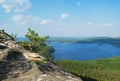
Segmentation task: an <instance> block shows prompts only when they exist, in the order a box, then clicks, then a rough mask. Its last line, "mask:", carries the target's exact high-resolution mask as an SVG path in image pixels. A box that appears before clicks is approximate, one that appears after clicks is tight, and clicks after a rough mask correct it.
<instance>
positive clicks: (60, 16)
mask: <svg viewBox="0 0 120 81" xmlns="http://www.w3.org/2000/svg"><path fill="white" fill-rule="evenodd" d="M28 27H30V28H31V29H33V30H35V31H36V32H38V33H39V34H40V36H46V35H49V36H51V37H120V0H0V29H4V30H5V31H6V32H8V33H9V34H17V36H18V37H23V36H25V34H26V32H27V29H28Z"/></svg>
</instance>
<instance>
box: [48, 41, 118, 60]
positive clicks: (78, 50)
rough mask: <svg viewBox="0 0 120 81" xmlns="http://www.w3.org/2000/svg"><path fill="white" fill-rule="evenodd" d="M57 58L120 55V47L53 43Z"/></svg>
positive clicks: (76, 58)
mask: <svg viewBox="0 0 120 81" xmlns="http://www.w3.org/2000/svg"><path fill="white" fill-rule="evenodd" d="M49 45H51V46H53V47H54V48H55V52H54V53H53V56H54V59H55V60H95V59H100V58H111V57H114V56H120V47H115V46H112V45H109V44H95V43H90V44H88V43H87V44H85V43H84V44H82V43H52V44H49Z"/></svg>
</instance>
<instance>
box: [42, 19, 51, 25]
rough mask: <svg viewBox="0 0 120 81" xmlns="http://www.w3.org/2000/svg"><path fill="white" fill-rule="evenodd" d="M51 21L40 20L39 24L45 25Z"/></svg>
mask: <svg viewBox="0 0 120 81" xmlns="http://www.w3.org/2000/svg"><path fill="white" fill-rule="evenodd" d="M50 23H51V21H50V20H45V19H44V20H41V24H42V25H46V24H50Z"/></svg>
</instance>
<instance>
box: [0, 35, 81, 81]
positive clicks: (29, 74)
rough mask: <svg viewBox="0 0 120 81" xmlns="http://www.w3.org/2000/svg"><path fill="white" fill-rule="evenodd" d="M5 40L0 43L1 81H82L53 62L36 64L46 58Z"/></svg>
mask: <svg viewBox="0 0 120 81" xmlns="http://www.w3.org/2000/svg"><path fill="white" fill-rule="evenodd" d="M2 35H3V34H2ZM7 36H9V35H7ZM5 38H7V39H5ZM5 38H4V41H2V43H0V81H82V80H81V79H80V78H79V77H76V76H74V75H73V74H71V73H69V72H68V71H66V70H64V69H63V68H61V67H60V66H57V65H55V64H53V63H51V62H46V63H44V64H42V63H39V64H37V63H35V61H42V60H43V59H45V58H44V57H42V56H40V55H39V54H38V53H33V52H30V51H28V50H25V49H24V48H22V47H21V46H20V45H19V44H17V43H16V42H15V41H13V40H12V39H11V40H8V38H11V37H5Z"/></svg>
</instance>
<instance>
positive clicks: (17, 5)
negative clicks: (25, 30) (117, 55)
mask: <svg viewBox="0 0 120 81" xmlns="http://www.w3.org/2000/svg"><path fill="white" fill-rule="evenodd" d="M0 4H1V5H2V7H3V8H4V9H5V12H11V11H13V12H16V13H18V12H19V13H21V12H24V11H26V10H28V9H29V8H30V7H31V2H30V0H0Z"/></svg>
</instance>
